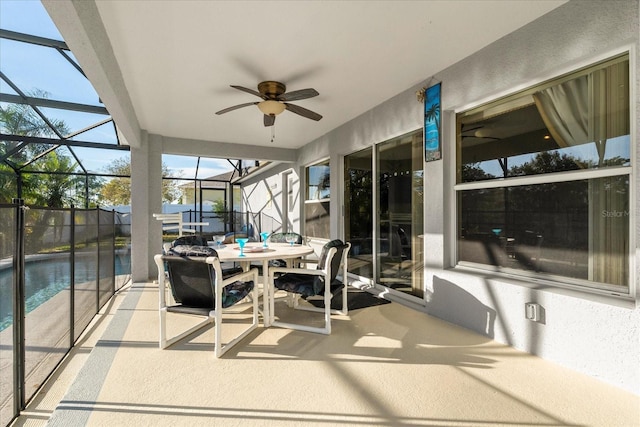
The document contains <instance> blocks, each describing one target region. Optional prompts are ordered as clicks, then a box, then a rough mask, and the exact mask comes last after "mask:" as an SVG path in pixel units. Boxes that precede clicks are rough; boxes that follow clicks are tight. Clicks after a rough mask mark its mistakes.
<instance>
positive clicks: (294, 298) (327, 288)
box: [269, 242, 351, 335]
mask: <svg viewBox="0 0 640 427" xmlns="http://www.w3.org/2000/svg"><path fill="white" fill-rule="evenodd" d="M345 246H346V247H345V248H344V250H343V251H342V259H341V261H340V267H338V268H339V269H340V268H341V269H342V283H343V287H342V290H341V293H342V310H334V309H332V308H331V300H332V298H333V296H334V295H333V294H332V293H331V283H330V282H331V261H332V260H333V257H334V256H335V255H336V252H337V250H336V248H329V251H328V253H327V259H326V260H325V264H324V266H322V268H321V269H317V268H316V269H310V268H291V267H273V268H270V269H269V283H271V285H272V286H274V293H275V291H276V289H275V285H274V279H275V274H276V273H295V274H305V275H309V276H322V277H324V295H322V296H320V295H317V296H310V297H307V301H309V300H323V301H324V307H314V306H306V305H304V306H303V305H300V304H299V301H300V295H299V294H296V293H293V292H287V305H288V306H289V307H291V308H293V309H296V310H305V311H314V312H319V313H324V327H313V326H307V325H301V324H297V323H287V322H280V321H275V320H274V316H275V296H274V297H272V298H271V301H270V309H271V310H270V313H271V322H270V324H271V325H273V326H280V327H283V328H288V329H295V330H300V331H305V332H314V333H319V334H325V335H329V334H331V315H332V314H340V315H347V314H348V312H349V308H348V301H347V293H348V286H349V284H348V282H347V257H348V255H349V250H350V249H351V243H349V242H346V243H345ZM313 262H314V263H315V262H316V261H313ZM337 277H338V275H336V278H337Z"/></svg>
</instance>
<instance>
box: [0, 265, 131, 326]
mask: <svg viewBox="0 0 640 427" xmlns="http://www.w3.org/2000/svg"><path fill="white" fill-rule="evenodd" d="M130 272H131V264H130V257H129V256H128V255H119V256H116V258H115V273H116V275H123V274H125V275H126V274H130ZM106 277H108V276H106V275H105V274H103V275H102V276H101V278H106ZM95 280H96V261H95V257H78V255H76V262H75V283H86V282H95ZM70 282H71V262H70V259H69V257H68V256H64V257H56V258H41V257H38V258H37V259H33V258H32V259H31V260H30V259H29V257H27V259H26V260H25V311H26V313H30V312H31V311H33V310H34V309H36V308H37V307H38V306H40V305H41V304H43V303H44V302H46V301H48V300H49V299H51V298H53V297H54V296H55V295H57V294H58V293H59V292H61V291H63V290H65V289H69V285H70ZM12 287H13V269H12V268H5V269H0V295H1V297H0V331H2V330H4V329H6V328H7V327H9V326H10V325H11V324H12V323H13V298H12V295H13V294H12V292H11V290H12Z"/></svg>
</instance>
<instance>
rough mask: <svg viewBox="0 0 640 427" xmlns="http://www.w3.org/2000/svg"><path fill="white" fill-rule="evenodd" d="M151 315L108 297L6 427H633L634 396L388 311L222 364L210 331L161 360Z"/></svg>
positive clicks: (256, 340) (261, 334)
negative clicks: (68, 351) (13, 421)
mask: <svg viewBox="0 0 640 427" xmlns="http://www.w3.org/2000/svg"><path fill="white" fill-rule="evenodd" d="M157 305H158V298H157V286H156V285H155V284H153V283H135V284H133V285H132V286H131V287H127V288H125V289H124V290H123V291H121V292H120V293H118V294H117V295H116V296H115V297H114V298H113V299H112V301H111V302H110V303H109V304H107V305H106V307H105V310H104V311H103V312H101V314H100V315H99V317H98V318H97V319H96V320H95V321H94V323H93V324H92V325H91V326H90V327H89V330H88V331H87V333H86V334H85V335H84V336H83V337H82V338H81V340H80V342H79V343H78V345H77V347H76V348H74V349H73V350H72V352H71V353H70V355H69V357H67V358H66V359H65V361H64V362H63V364H62V366H61V367H60V369H58V370H57V371H56V372H55V373H54V374H53V376H52V377H51V379H50V381H49V382H48V383H47V384H46V385H45V387H44V388H43V389H42V390H41V392H40V393H39V394H38V395H37V396H36V397H35V398H34V399H33V401H32V402H31V404H30V405H29V406H28V408H27V409H26V410H25V411H24V412H23V414H22V415H21V416H20V417H19V418H18V419H17V420H16V421H15V423H14V425H16V426H43V425H49V426H65V427H72V426H138V427H139V426H165V425H166V426H200V425H202V426H300V425H305V426H336V425H340V426H607V427H609V426H640V397H638V396H635V395H633V394H631V393H629V392H626V391H624V390H621V389H618V388H615V387H613V386H610V385H608V384H605V383H603V382H601V381H599V380H597V379H594V378H591V377H588V376H585V375H582V374H580V373H576V372H574V371H571V370H569V369H567V368H564V367H561V366H558V365H556V364H553V363H550V362H547V361H544V360H542V359H540V358H538V357H535V356H532V355H529V354H527V353H523V352H519V351H516V350H514V349H513V348H510V347H508V346H506V345H503V344H500V343H497V342H495V341H492V340H490V339H488V338H486V337H483V336H480V335H478V334H475V333H473V332H470V331H468V330H465V329H462V328H459V327H457V326H454V325H451V324H448V323H446V322H443V321H441V320H438V319H436V318H434V317H431V316H429V315H427V314H424V313H421V312H418V311H415V310H412V309H410V308H407V307H405V306H402V305H400V304H398V303H395V302H394V303H391V304H385V305H379V306H374V307H368V308H364V309H359V310H354V311H351V312H350V313H349V315H348V316H335V317H334V321H333V323H332V326H333V333H332V335H331V336H322V335H317V334H312V333H306V332H298V331H290V330H286V329H281V328H268V329H264V328H262V327H260V328H259V329H258V330H256V331H254V332H253V333H252V334H251V335H249V337H247V338H246V339H245V340H244V341H243V342H241V343H240V344H238V345H237V346H236V347H235V348H233V349H231V350H230V351H229V352H228V353H227V354H226V355H225V356H223V357H222V358H220V359H216V358H215V357H214V355H213V351H212V345H211V343H212V342H213V330H212V328H208V329H206V330H204V331H203V332H202V333H196V334H194V335H192V336H190V337H188V338H186V339H185V340H184V341H181V342H179V343H177V344H175V345H173V346H171V347H169V348H168V349H165V350H160V349H158V312H157ZM276 310H277V311H276V312H277V313H278V315H291V316H296V317H300V318H304V319H306V320H309V319H310V317H311V316H316V314H315V313H308V312H297V311H296V312H295V313H292V310H289V309H288V308H287V307H286V306H284V303H283V302H277V303H276ZM242 316H243V314H242V313H238V314H236V315H234V317H242ZM183 318H184V316H182V317H181V319H180V320H178V319H174V320H175V322H173V323H171V325H173V326H176V325H178V326H181V325H179V322H184V320H183ZM232 326H236V325H232Z"/></svg>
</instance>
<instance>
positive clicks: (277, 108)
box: [258, 99, 285, 116]
mask: <svg viewBox="0 0 640 427" xmlns="http://www.w3.org/2000/svg"><path fill="white" fill-rule="evenodd" d="M258 108H259V109H260V111H262V112H263V113H264V114H266V115H267V116H277V115H278V114H280V113H282V112H283V111H284V109H285V105H284V104H283V103H282V102H279V101H273V100H271V99H269V100H267V101H262V102H259V103H258Z"/></svg>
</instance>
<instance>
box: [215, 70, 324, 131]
mask: <svg viewBox="0 0 640 427" xmlns="http://www.w3.org/2000/svg"><path fill="white" fill-rule="evenodd" d="M231 87H232V88H234V89H238V90H241V91H243V92H247V93H250V94H252V95H255V96H258V97H260V98H262V99H263V100H262V101H256V102H247V103H245V104H239V105H234V106H233V107H229V108H225V109H224V110H220V111H218V112H216V114H218V115H220V114H224V113H228V112H229V111H233V110H237V109H238V108H243V107H248V106H249V105H257V106H258V108H259V109H260V111H262V113H263V114H264V125H265V126H273V125H274V123H275V122H276V116H277V115H278V114H280V113H282V112H283V111H284V110H289V111H291V112H292V113H296V114H298V115H300V116H302V117H306V118H307V119H311V120H315V121H318V120H320V119H321V118H322V116H321V115H320V114H318V113H316V112H313V111H311V110H307V109H306V108H302V107H300V106H298V105H295V104H289V101H300V100H302V99H307V98H313V97H314V96H318V95H319V93H318V91H317V90H315V89H312V88H308V89H300V90H294V91H291V92H287V87H286V86H285V85H284V84H282V83H280V82H275V81H271V80H267V81H264V82H262V83H259V84H258V91H255V90H253V89H249V88H246V87H243V86H234V85H231Z"/></svg>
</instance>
